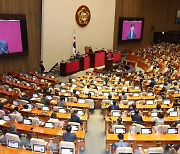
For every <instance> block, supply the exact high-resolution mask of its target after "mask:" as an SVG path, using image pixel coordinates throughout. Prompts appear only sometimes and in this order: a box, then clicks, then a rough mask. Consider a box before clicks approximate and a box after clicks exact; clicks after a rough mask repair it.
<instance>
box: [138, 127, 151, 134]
mask: <svg viewBox="0 0 180 154" xmlns="http://www.w3.org/2000/svg"><path fill="white" fill-rule="evenodd" d="M141 134H152V128H141Z"/></svg>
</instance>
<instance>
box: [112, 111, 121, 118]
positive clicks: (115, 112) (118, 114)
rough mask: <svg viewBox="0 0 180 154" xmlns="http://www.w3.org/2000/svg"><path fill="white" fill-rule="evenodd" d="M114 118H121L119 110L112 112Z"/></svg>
mask: <svg viewBox="0 0 180 154" xmlns="http://www.w3.org/2000/svg"><path fill="white" fill-rule="evenodd" d="M112 116H113V117H119V116H120V112H119V111H118V110H117V111H113V112H112Z"/></svg>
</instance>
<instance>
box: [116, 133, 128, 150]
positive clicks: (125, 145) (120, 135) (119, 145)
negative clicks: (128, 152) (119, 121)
mask: <svg viewBox="0 0 180 154" xmlns="http://www.w3.org/2000/svg"><path fill="white" fill-rule="evenodd" d="M117 136H118V139H119V142H116V143H115V144H114V145H113V149H117V148H118V147H129V144H128V143H127V142H124V141H123V139H124V135H123V134H122V133H119V134H118V135H117Z"/></svg>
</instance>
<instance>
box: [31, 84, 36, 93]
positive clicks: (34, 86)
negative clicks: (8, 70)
mask: <svg viewBox="0 0 180 154" xmlns="http://www.w3.org/2000/svg"><path fill="white" fill-rule="evenodd" d="M31 85H32V86H33V88H34V90H35V91H37V90H38V88H37V85H36V84H35V83H31Z"/></svg>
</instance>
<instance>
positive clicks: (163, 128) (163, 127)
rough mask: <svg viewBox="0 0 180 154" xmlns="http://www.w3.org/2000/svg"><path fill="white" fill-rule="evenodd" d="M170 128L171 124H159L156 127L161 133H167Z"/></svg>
mask: <svg viewBox="0 0 180 154" xmlns="http://www.w3.org/2000/svg"><path fill="white" fill-rule="evenodd" d="M168 128H170V126H169V125H158V126H157V128H156V132H158V133H160V134H166V133H167V131H168Z"/></svg>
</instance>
